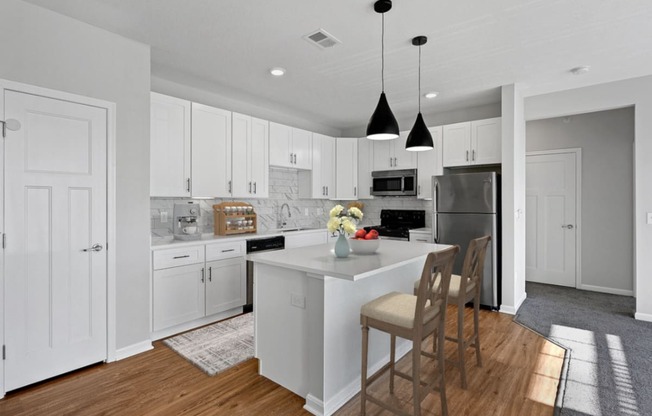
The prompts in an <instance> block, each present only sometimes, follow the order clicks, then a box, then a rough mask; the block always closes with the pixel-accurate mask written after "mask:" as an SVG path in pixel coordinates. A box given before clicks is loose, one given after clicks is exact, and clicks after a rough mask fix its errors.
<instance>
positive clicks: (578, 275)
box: [525, 147, 583, 289]
mask: <svg viewBox="0 0 652 416" xmlns="http://www.w3.org/2000/svg"><path fill="white" fill-rule="evenodd" d="M555 154H572V155H574V156H575V288H576V289H583V284H582V148H580V147H571V148H566V149H551V150H536V151H532V152H525V166H526V170H527V159H528V156H541V155H555ZM526 174H527V172H526ZM525 180H526V184H527V178H526V179H525ZM526 193H527V185H526ZM525 215H527V210H526V212H525ZM526 243H527V239H526Z"/></svg>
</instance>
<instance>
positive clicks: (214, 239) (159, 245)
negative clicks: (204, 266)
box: [150, 228, 326, 250]
mask: <svg viewBox="0 0 652 416" xmlns="http://www.w3.org/2000/svg"><path fill="white" fill-rule="evenodd" d="M316 231H324V232H326V229H325V228H323V229H322V228H302V229H299V230H296V229H293V228H288V229H286V230H278V229H276V230H267V231H263V232H255V233H244V234H233V235H214V234H212V233H207V234H202V236H201V239H199V240H191V241H185V240H175V239H174V238H173V237H164V238H156V239H152V242H151V243H150V245H151V249H152V250H163V249H166V248H177V247H185V246H193V245H197V244H212V243H223V242H226V241H241V240H254V239H256V238H263V237H272V236H277V235H288V234H303V233H311V232H313V233H314V232H316Z"/></svg>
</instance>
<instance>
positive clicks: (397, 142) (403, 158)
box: [390, 131, 418, 169]
mask: <svg viewBox="0 0 652 416" xmlns="http://www.w3.org/2000/svg"><path fill="white" fill-rule="evenodd" d="M409 134H410V132H409V131H402V132H401V134H400V135H399V136H398V139H394V140H390V142H392V149H391V152H392V154H393V158H394V162H393V164H392V165H393V166H392V169H416V167H417V155H416V154H417V153H418V152H410V151H409V150H405V143H406V142H407V137H408V135H409Z"/></svg>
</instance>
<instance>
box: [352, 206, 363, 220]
mask: <svg viewBox="0 0 652 416" xmlns="http://www.w3.org/2000/svg"><path fill="white" fill-rule="evenodd" d="M363 215H364V214H363V213H362V211H360V209H359V208H356V207H351V208H349V216H350V217H351V218H354V219H356V220H361V219H362V217H363Z"/></svg>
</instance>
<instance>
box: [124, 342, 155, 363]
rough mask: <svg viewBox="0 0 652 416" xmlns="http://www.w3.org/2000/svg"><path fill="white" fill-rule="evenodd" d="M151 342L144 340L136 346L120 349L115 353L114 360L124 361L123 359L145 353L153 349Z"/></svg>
mask: <svg viewBox="0 0 652 416" xmlns="http://www.w3.org/2000/svg"><path fill="white" fill-rule="evenodd" d="M153 348H154V347H153V346H152V341H150V340H146V341H143V342H139V343H137V344H133V345H129V346H128V347H124V348H120V349H118V350H116V352H115V359H116V360H124V359H125V358H128V357H131V356H134V355H136V354H140V353H142V352H145V351H149V350H151V349H153Z"/></svg>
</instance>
